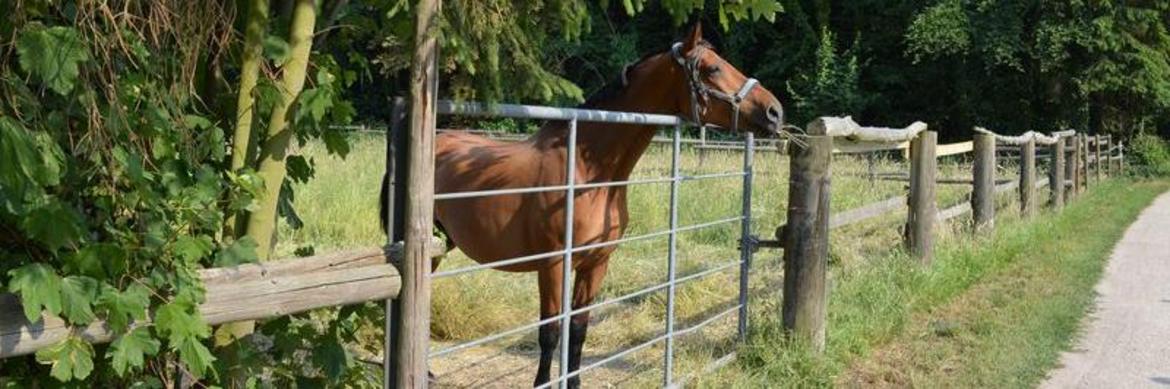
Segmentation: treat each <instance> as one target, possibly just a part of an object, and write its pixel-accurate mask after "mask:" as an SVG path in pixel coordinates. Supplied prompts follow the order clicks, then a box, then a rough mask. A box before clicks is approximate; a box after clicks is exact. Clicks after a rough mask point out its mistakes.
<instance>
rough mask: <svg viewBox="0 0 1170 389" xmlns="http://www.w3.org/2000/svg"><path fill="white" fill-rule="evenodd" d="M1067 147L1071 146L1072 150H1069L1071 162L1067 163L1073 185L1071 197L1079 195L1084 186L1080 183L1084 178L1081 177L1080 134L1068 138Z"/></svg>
mask: <svg viewBox="0 0 1170 389" xmlns="http://www.w3.org/2000/svg"><path fill="white" fill-rule="evenodd" d="M1069 146H1072V150H1070V152H1072V160H1070V161H1068V162H1069V166H1071V167H1070V168H1069V171H1070V172H1071V174H1070V175H1069V176H1070V178H1071V180H1072V183H1073V185H1072V190H1071V191H1070V193H1069V195H1070V197H1071V196H1075V195H1077V194H1079V193H1081V187H1082V186H1084V183H1083V182H1081V180H1083V179H1084V178H1085V177H1084V176H1082V175H1081V134H1076V135H1074V136H1073V137H1072V138H1070V139H1069ZM1065 203H1068V201H1065Z"/></svg>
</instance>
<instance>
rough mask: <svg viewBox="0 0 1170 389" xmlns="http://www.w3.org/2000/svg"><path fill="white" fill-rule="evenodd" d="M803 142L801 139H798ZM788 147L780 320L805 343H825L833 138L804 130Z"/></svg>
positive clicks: (818, 346)
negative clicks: (805, 133)
mask: <svg viewBox="0 0 1170 389" xmlns="http://www.w3.org/2000/svg"><path fill="white" fill-rule="evenodd" d="M799 143H803V145H801V144H799ZM799 143H797V142H793V143H792V144H791V145H790V147H791V149H790V152H789V154H790V156H791V157H790V158H791V164H790V166H791V167H790V172H789V180H788V183H789V185H788V193H789V195H788V225H787V226H786V227H785V229H784V231H785V232H784V237H783V238H782V240H783V241H784V245H783V247H784V296H783V298H784V302H783V306H782V308H781V309H782V311H781V312H782V319H783V320H782V321H783V324H784V328H785V330H787V331H789V332H790V333H791V334H793V335H794V336H795V337H796V338H798V339H799V340H800V341H802V342H806V344H807V345H808V346H809V349H810V350H812V351H813V352H814V353H816V354H820V353H821V352H823V351H824V349H825V317H826V313H827V312H826V305H827V303H828V298H827V297H828V294H827V293H826V290H825V283H826V279H825V278H826V272H827V270H828V256H829V188H830V178H829V164H830V160H831V159H832V153H833V138H832V137H830V136H827V135H824V134H816V135H809V136H806V137H803V139H801V141H800V142H799Z"/></svg>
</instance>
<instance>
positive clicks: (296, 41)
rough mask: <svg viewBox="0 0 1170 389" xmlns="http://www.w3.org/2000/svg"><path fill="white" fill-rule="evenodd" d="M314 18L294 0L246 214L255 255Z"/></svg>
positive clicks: (309, 3)
mask: <svg viewBox="0 0 1170 389" xmlns="http://www.w3.org/2000/svg"><path fill="white" fill-rule="evenodd" d="M316 21H317V10H316V5H315V4H314V0H296V4H295V5H294V9H293V16H292V24H291V26H290V28H289V47H290V56H289V59H288V62H287V63H285V65H284V68H283V69H282V72H283V74H282V75H281V80H280V92H281V93H280V101H279V102H278V103H277V105H276V107H275V108H274V109H273V110H272V117H271V118H269V120H268V139H267V141H265V143H264V146H263V147H262V148H261V149H260V155H259V163H260V167H259V169H258V170H257V175H259V177H260V178H261V179H263V180H264V193H263V195H262V196H261V197H260V198H259V199H258V201H259V206H257V207H256V210H255V211H254V212H252V214H251V215H249V217H248V223H247V229H246V230H245V234H244V235H246V236H249V237H252V239H254V240H255V241H256V242H257V243H259V244H258V245H257V247H256V257H257V258H259V259H260V260H261V261H265V260H268V259H269V258H268V257H269V255H270V254H271V252H272V242H273V240H274V239H273V236H274V233H275V231H276V204H277V201H278V200H279V198H280V186H281V184H283V183H284V176H285V164H284V163H285V157H286V156H287V155H288V150H289V144H290V143H291V141H292V136H293V129H292V127H291V126H289V122H288V116H289V113H290V111H291V110H292V107H293V104H294V103H295V102H296V99H297V96H298V95H300V93H301V89H302V88H303V87H304V86H305V72H306V69H307V68H308V65H309V50H310V48H311V46H312V43H313V41H312V39H313V26H314V24H315V23H316ZM253 325H254V323H252V322H238V323H232V324H231V325H228V326H225V327H224V328H221V329H220V331H221V333H220V334H216V341H217V343H219V342H224V341H226V342H231V341H232V340H234V339H238V338H239V337H241V336H244V335H247V334H249V333H251V332H252V329H253Z"/></svg>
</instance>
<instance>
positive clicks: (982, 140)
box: [971, 133, 995, 232]
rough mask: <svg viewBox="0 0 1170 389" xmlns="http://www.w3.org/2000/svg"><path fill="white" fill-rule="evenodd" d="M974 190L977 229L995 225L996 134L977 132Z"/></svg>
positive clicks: (972, 193)
mask: <svg viewBox="0 0 1170 389" xmlns="http://www.w3.org/2000/svg"><path fill="white" fill-rule="evenodd" d="M973 178H974V190H973V191H972V192H971V210H972V212H973V213H974V214H975V231H976V232H979V231H983V230H987V229H991V228H993V227H995V135H993V134H982V133H980V134H975V171H974V174H973Z"/></svg>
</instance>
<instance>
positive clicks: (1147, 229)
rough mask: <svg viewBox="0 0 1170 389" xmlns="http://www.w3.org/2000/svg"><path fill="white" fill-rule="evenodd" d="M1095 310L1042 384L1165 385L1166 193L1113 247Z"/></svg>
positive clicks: (1168, 341) (1169, 257)
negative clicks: (1071, 346) (1059, 365)
mask: <svg viewBox="0 0 1170 389" xmlns="http://www.w3.org/2000/svg"><path fill="white" fill-rule="evenodd" d="M1097 293H1098V294H1099V297H1098V298H1097V303H1096V307H1095V308H1094V312H1093V314H1092V315H1091V318H1090V322H1089V323H1088V327H1087V328H1086V329H1085V333H1084V334H1082V336H1081V339H1080V340H1079V341H1078V342H1077V345H1076V346H1075V348H1074V349H1073V350H1072V351H1070V352H1066V353H1064V355H1062V356H1061V367H1060V368H1058V369H1056V370H1055V371H1053V372H1052V373H1051V374H1050V375H1049V378H1048V379H1047V380H1046V381H1045V382H1044V383H1043V385H1041V387H1043V388H1134V387H1170V192H1168V193H1164V194H1162V195H1161V196H1159V197H1158V199H1157V200H1155V201H1154V203H1153V204H1152V205H1151V206H1150V207H1149V208H1146V210H1145V211H1143V212H1142V214H1141V216H1139V217H1138V220H1137V221H1136V222H1134V223H1133V225H1130V226H1129V228H1128V229H1127V230H1126V232H1125V236H1124V237H1123V238H1122V239H1121V241H1120V242H1118V243H1117V246H1116V247H1114V248H1113V254H1112V257H1111V258H1110V260H1109V264H1108V266H1107V267H1106V268H1105V274H1104V276H1103V278H1102V279H1101V282H1100V283H1099V284H1097Z"/></svg>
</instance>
